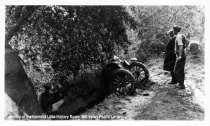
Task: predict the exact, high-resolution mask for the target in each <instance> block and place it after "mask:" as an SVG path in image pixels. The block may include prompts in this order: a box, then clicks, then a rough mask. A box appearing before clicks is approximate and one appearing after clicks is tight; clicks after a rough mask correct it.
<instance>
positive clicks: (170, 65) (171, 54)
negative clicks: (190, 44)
mask: <svg viewBox="0 0 210 126" xmlns="http://www.w3.org/2000/svg"><path fill="white" fill-rule="evenodd" d="M175 39H176V37H173V38H172V39H171V40H170V41H169V43H168V44H167V46H166V53H165V58H164V65H163V70H166V71H173V69H174V65H175V61H176V54H175V51H174V46H175Z"/></svg>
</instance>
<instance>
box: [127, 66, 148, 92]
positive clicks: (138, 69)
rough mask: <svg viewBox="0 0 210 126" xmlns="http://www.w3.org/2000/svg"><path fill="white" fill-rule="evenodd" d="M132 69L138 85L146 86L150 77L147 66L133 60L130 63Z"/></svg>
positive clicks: (138, 86)
mask: <svg viewBox="0 0 210 126" xmlns="http://www.w3.org/2000/svg"><path fill="white" fill-rule="evenodd" d="M130 71H131V73H132V74H133V76H134V77H135V80H136V87H137V88H140V87H141V86H142V85H143V86H145V84H146V83H147V81H148V79H149V71H148V70H147V68H146V66H144V64H142V63H140V62H133V63H131V65H130Z"/></svg>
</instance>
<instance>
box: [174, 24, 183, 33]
mask: <svg viewBox="0 0 210 126" xmlns="http://www.w3.org/2000/svg"><path fill="white" fill-rule="evenodd" d="M173 29H174V30H175V31H178V32H179V31H181V27H180V26H177V25H175V26H174V27H173Z"/></svg>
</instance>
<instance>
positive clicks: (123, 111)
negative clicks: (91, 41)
mask: <svg viewBox="0 0 210 126" xmlns="http://www.w3.org/2000/svg"><path fill="white" fill-rule="evenodd" d="M145 64H146V65H147V67H148V69H149V72H150V80H149V82H148V85H149V86H150V87H149V88H148V89H146V90H141V89H137V91H136V95H135V96H121V97H119V96H116V95H114V94H112V95H110V96H109V97H108V98H106V99H105V100H104V101H103V102H101V103H100V104H98V105H95V106H94V107H93V108H91V109H88V110H87V111H86V112H85V113H83V114H81V115H80V116H84V117H86V119H96V120H98V119H102V120H103V119H104V120H109V119H111V120H112V119H117V120H118V119H123V120H204V114H205V112H204V95H205V92H204V57H203V56H198V57H193V56H188V57H187V63H186V67H185V75H186V78H185V85H186V89H185V90H181V89H178V88H176V87H175V85H170V84H168V83H169V82H170V79H171V78H170V74H169V73H168V72H166V71H163V70H162V67H163V59H162V58H158V59H153V60H150V61H149V62H148V63H145Z"/></svg>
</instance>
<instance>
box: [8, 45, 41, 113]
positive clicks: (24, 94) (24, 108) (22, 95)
mask: <svg viewBox="0 0 210 126" xmlns="http://www.w3.org/2000/svg"><path fill="white" fill-rule="evenodd" d="M5 92H6V94H7V95H8V96H9V97H10V98H11V100H13V101H14V102H15V103H16V105H17V106H16V107H17V109H18V113H19V114H20V115H21V113H22V114H23V112H24V113H26V114H28V115H37V114H42V110H41V107H40V106H39V102H38V100H37V97H36V93H35V91H34V89H33V87H32V83H31V81H30V80H29V79H28V77H27V75H26V73H25V71H24V69H23V67H22V64H21V62H20V60H19V57H18V56H17V54H16V52H15V51H13V50H12V49H11V48H10V47H9V46H8V47H6V48H5Z"/></svg>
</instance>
